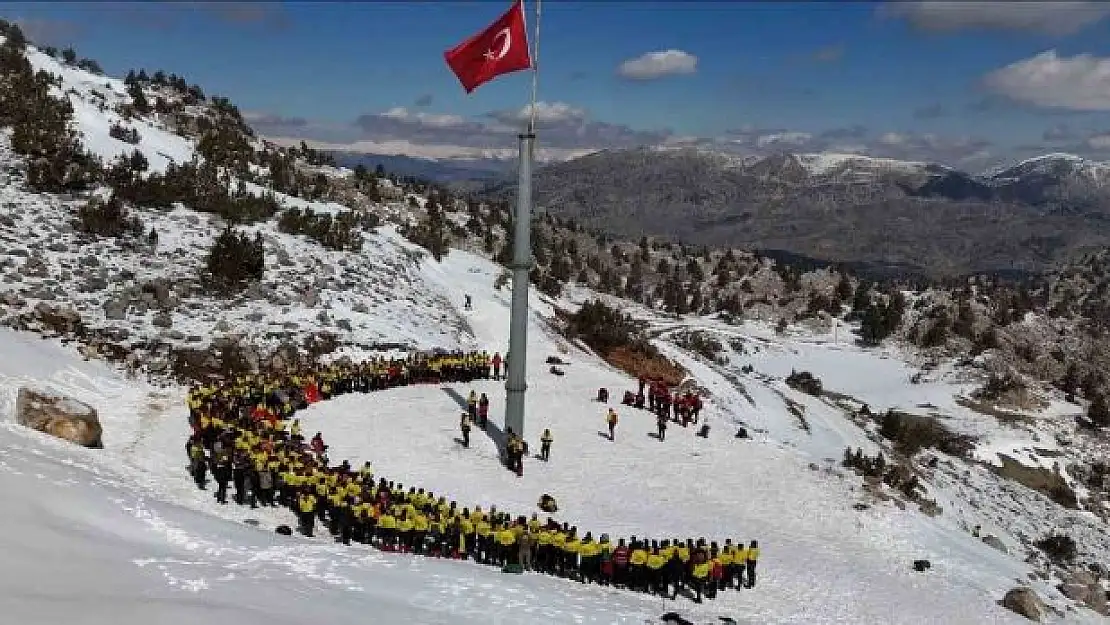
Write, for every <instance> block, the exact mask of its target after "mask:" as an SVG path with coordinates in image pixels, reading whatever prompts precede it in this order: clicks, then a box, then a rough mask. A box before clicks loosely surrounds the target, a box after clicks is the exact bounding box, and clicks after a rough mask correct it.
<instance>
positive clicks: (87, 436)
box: [15, 387, 104, 449]
mask: <svg viewBox="0 0 1110 625" xmlns="http://www.w3.org/2000/svg"><path fill="white" fill-rule="evenodd" d="M15 414H16V420H17V421H18V422H19V424H20V425H25V426H27V427H29V428H31V429H34V430H38V431H39V432H45V433H47V434H50V435H51V436H56V437H58V438H61V439H65V440H67V441H69V442H71V443H76V444H78V445H81V446H83V447H92V448H94V449H100V448H102V447H103V446H104V444H103V442H102V441H101V436H102V435H103V432H104V431H103V429H102V428H101V427H100V418H99V417H98V416H97V414H96V409H95V408H93V407H92V406H90V405H88V404H86V403H84V402H80V401H77V400H76V399H73V398H70V397H65V396H63V395H59V394H57V393H54V392H51V391H46V390H38V389H30V388H26V387H24V388H21V389H19V395H18V397H17V398H16V404H15Z"/></svg>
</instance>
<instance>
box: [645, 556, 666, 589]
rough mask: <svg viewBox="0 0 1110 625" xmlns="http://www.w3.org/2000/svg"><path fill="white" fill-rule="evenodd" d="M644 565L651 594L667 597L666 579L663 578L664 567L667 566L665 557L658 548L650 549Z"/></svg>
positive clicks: (664, 573)
mask: <svg viewBox="0 0 1110 625" xmlns="http://www.w3.org/2000/svg"><path fill="white" fill-rule="evenodd" d="M644 565H645V567H646V568H647V575H648V587H649V588H650V590H651V593H652V594H658V595H662V596H664V597H665V596H667V578H666V577H665V575H666V571H664V567H665V566H667V558H666V556H664V555H663V554H662V553H661V552H660V549H659V548H658V547H657V548H655V549H652V551H651V553H650V554H648V557H647V561H646V562H645V563H644Z"/></svg>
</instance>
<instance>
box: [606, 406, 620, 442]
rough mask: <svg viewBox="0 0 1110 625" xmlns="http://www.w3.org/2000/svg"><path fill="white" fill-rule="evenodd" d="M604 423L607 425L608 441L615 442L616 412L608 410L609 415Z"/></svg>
mask: <svg viewBox="0 0 1110 625" xmlns="http://www.w3.org/2000/svg"><path fill="white" fill-rule="evenodd" d="M605 422H606V423H607V424H608V425H609V440H611V441H612V440H616V431H617V411H616V410H613V409H612V408H610V409H609V414H608V415H606V417H605Z"/></svg>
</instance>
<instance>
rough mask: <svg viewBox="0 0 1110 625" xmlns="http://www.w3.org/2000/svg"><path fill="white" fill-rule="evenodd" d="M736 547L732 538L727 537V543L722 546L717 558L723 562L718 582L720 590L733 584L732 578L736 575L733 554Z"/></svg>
mask: <svg viewBox="0 0 1110 625" xmlns="http://www.w3.org/2000/svg"><path fill="white" fill-rule="evenodd" d="M735 551H736V548H735V547H734V546H733V544H732V539H731V538H726V539H725V544H724V545H723V546H722V547H721V553H720V554H719V555H718V556H717V559H718V560H720V562H721V581H720V584H718V590H724V589H725V588H729V587H731V586H732V580H733V579H734V578H735V577H736V569H735V568H734V565H733V559H732V558H733V554H734V553H735Z"/></svg>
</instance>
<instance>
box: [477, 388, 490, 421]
mask: <svg viewBox="0 0 1110 625" xmlns="http://www.w3.org/2000/svg"><path fill="white" fill-rule="evenodd" d="M488 422H489V397H486V394H485V393H482V397H481V398H479V399H478V424H479V425H481V426H482V429H483V430H484V429H486V424H487V423H488Z"/></svg>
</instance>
